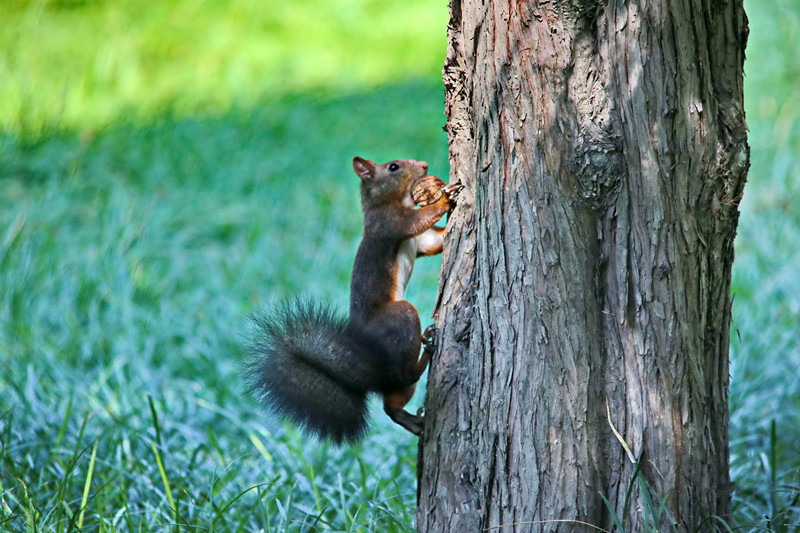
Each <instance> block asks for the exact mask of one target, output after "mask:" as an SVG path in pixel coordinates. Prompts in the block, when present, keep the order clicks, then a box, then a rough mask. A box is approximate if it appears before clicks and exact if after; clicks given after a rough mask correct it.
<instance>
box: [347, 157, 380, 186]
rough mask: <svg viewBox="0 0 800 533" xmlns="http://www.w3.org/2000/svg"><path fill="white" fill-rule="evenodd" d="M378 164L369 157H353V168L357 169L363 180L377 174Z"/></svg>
mask: <svg viewBox="0 0 800 533" xmlns="http://www.w3.org/2000/svg"><path fill="white" fill-rule="evenodd" d="M377 166H378V164H377V163H376V162H375V161H370V160H369V159H362V158H360V157H354V158H353V170H355V172H356V174H358V177H359V178H361V179H362V180H369V179H372V177H373V176H374V175H375V167H377Z"/></svg>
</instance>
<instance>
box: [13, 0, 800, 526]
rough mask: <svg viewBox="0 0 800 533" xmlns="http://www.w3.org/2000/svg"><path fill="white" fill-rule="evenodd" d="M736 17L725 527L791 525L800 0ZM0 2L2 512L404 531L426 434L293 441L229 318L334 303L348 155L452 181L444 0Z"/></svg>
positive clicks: (93, 519)
mask: <svg viewBox="0 0 800 533" xmlns="http://www.w3.org/2000/svg"><path fill="white" fill-rule="evenodd" d="M156 4H157V5H156ZM748 13H749V15H750V19H751V23H752V31H751V38H750V47H749V50H748V57H749V62H748V64H747V78H746V90H747V102H746V103H747V109H748V122H749V124H750V127H751V136H750V142H751V145H752V148H753V154H752V161H753V167H752V170H751V173H750V179H749V183H748V186H747V188H746V191H745V197H744V202H743V205H742V217H741V221H740V231H739V237H738V239H737V261H736V265H735V267H734V283H733V292H734V294H735V302H734V323H733V327H732V332H733V333H732V346H731V357H732V363H733V364H732V387H731V472H732V476H733V478H734V481H735V483H736V485H735V493H734V503H735V516H734V522H735V524H736V525H737V526H738V527H739V528H740V529H739V530H750V529H752V530H763V529H768V530H773V531H792V528H793V527H794V528H796V527H797V524H800V504H799V503H798V497H797V494H798V490H800V479H798V478H800V470H798V465H800V446H799V445H798V443H800V377H798V376H800V338H799V337H798V334H797V327H798V324H800V298H798V296H797V295H798V294H800V281H798V276H796V274H795V273H796V271H797V265H798V264H800V257H798V256H799V255H800V210H798V209H797V207H796V205H797V203H796V201H795V199H796V198H798V197H800V194H798V193H800V190H798V189H800V179H798V176H800V126H798V113H800V106H799V105H798V104H797V102H800V93H798V89H797V87H800V68H799V66H800V35H798V32H800V6H797V5H796V3H795V2H792V0H778V1H774V2H763V1H762V2H756V1H752V2H749V3H748ZM0 14H1V15H2V17H3V20H4V23H3V24H0V43H2V44H0V128H1V129H0V530H8V531H40V530H46V531H75V530H77V529H79V527H81V526H82V527H83V529H85V530H91V531H156V530H165V529H187V530H196V531H254V530H260V529H263V530H266V531H314V530H320V529H324V530H335V531H389V532H392V531H410V530H411V524H412V523H413V508H414V502H415V478H414V467H415V462H416V446H415V445H416V440H415V439H413V438H412V437H410V436H409V435H407V434H406V433H404V432H403V431H402V430H400V429H398V428H396V427H395V426H393V425H392V424H391V423H387V422H386V421H385V420H384V418H385V417H382V416H376V419H375V426H376V431H374V432H372V433H371V434H370V435H369V437H368V439H367V441H366V442H365V443H364V444H361V445H359V446H356V447H354V448H350V449H337V448H333V447H330V446H328V445H326V444H321V443H317V442H313V441H311V442H307V441H306V440H305V439H303V437H302V436H301V435H299V434H298V433H297V432H296V431H295V430H293V429H292V428H291V427H287V426H283V425H281V424H280V423H278V422H276V421H275V420H273V419H270V418H269V417H266V416H265V415H264V414H263V413H261V412H260V411H259V409H258V408H257V407H256V406H255V405H254V404H253V403H252V402H251V401H250V400H249V399H248V398H247V397H246V396H245V394H244V392H243V385H242V383H241V380H240V379H239V376H238V371H239V368H240V363H241V360H242V356H243V354H242V348H241V343H240V341H239V337H240V336H241V335H242V334H243V333H244V331H243V328H244V320H243V317H244V315H245V314H247V313H249V312H252V311H253V310H254V309H255V308H257V307H258V306H259V305H260V304H263V303H266V302H269V301H274V300H278V299H280V298H282V297H283V296H287V295H293V294H298V293H309V294H314V295H316V296H318V297H321V298H325V299H328V300H332V301H334V302H337V303H338V304H340V305H342V306H345V305H346V302H347V290H348V283H349V275H350V273H349V271H350V267H351V261H352V256H353V254H354V251H355V247H356V246H357V242H358V238H359V231H360V230H359V224H360V214H359V208H358V200H357V194H356V190H357V186H356V183H357V182H356V178H355V176H354V175H353V174H352V170H351V169H349V158H350V157H351V156H353V155H364V156H367V157H372V158H374V159H378V160H386V159H390V158H393V157H407V156H411V157H421V158H425V159H427V160H428V161H429V163H430V164H431V170H432V171H434V172H436V173H439V174H442V175H443V174H446V169H447V166H446V165H447V154H446V143H445V136H444V133H443V132H442V131H441V126H442V124H443V121H444V118H443V116H442V103H441V102H442V89H441V87H440V80H439V74H438V71H439V70H440V65H441V61H442V59H443V55H444V28H445V26H446V22H447V14H446V6H444V3H442V2H431V1H421V0H414V1H410V2H405V3H388V2H380V1H377V0H374V1H356V0H341V1H340V2H326V3H323V2H318V1H310V0H304V1H297V2H284V3H278V2H267V3H264V2H253V1H249V0H230V1H221V0H220V1H201V0H184V1H180V2H178V1H171V2H159V3H154V4H152V5H148V8H147V9H142V8H141V6H139V5H137V3H135V2H122V1H117V2H113V1H110V2H100V1H98V0H59V1H56V0H50V1H44V0H39V1H35V0H31V1H21V0H10V1H6V2H4V3H2V5H0ZM417 269H418V272H417V273H416V274H415V277H414V279H413V280H412V287H411V290H410V293H409V298H410V299H411V300H412V301H414V302H415V303H419V304H420V307H421V308H422V309H423V314H428V313H429V311H430V309H431V307H432V304H433V301H432V300H433V297H434V292H435V283H436V281H435V280H436V275H437V272H438V261H437V260H421V261H420V262H419V263H418V265H417ZM415 401H416V402H417V404H418V403H419V402H420V401H421V400H420V399H419V397H418V398H417V399H416V400H415ZM765 517H769V518H765ZM759 528H763V529H759Z"/></svg>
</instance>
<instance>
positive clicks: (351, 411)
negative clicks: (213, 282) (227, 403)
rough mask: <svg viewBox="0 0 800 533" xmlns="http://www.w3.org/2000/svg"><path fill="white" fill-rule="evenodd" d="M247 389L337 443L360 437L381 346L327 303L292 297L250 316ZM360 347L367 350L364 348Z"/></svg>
mask: <svg viewBox="0 0 800 533" xmlns="http://www.w3.org/2000/svg"><path fill="white" fill-rule="evenodd" d="M251 319H252V321H253V326H254V327H253V335H252V339H251V342H250V352H251V356H252V359H251V362H250V364H249V365H248V367H247V380H248V382H249V385H250V391H251V392H252V393H254V394H255V395H256V396H258V397H259V398H260V399H261V400H262V401H263V402H264V403H266V404H267V406H268V407H270V408H271V409H272V410H273V411H275V412H276V413H277V414H278V415H279V416H282V417H286V418H288V419H290V420H291V421H292V422H294V423H295V424H297V425H299V426H301V427H303V428H305V429H307V430H309V431H311V432H312V433H315V434H317V435H318V436H319V437H321V438H324V439H330V440H332V441H334V442H336V443H341V442H342V441H351V442H352V441H355V440H358V439H359V438H361V437H363V435H364V433H365V432H366V430H367V427H368V424H369V419H368V412H367V393H369V392H371V391H375V390H377V389H376V384H380V383H381V382H383V381H384V380H385V379H386V374H387V373H386V367H385V359H384V357H383V354H380V353H374V352H376V351H377V352H380V351H383V350H381V349H380V348H379V347H376V346H375V345H374V344H373V343H372V342H369V341H367V342H366V343H365V339H364V335H363V334H360V333H357V332H356V331H355V330H354V328H353V327H352V326H351V324H350V323H349V320H348V319H347V318H345V317H343V316H341V315H339V314H338V313H337V312H336V311H335V310H334V309H332V308H331V307H329V306H325V305H321V304H318V303H315V302H313V301H311V300H295V301H292V302H289V303H287V304H284V305H283V306H281V307H278V308H277V309H275V310H274V311H272V312H271V313H261V314H259V315H255V316H253V317H251ZM366 351H369V352H372V353H365V352H366Z"/></svg>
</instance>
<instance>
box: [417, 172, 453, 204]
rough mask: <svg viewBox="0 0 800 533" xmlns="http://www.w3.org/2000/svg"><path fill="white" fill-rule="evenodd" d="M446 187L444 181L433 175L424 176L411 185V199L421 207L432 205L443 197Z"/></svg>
mask: <svg viewBox="0 0 800 533" xmlns="http://www.w3.org/2000/svg"><path fill="white" fill-rule="evenodd" d="M445 185H446V184H445V182H444V181H442V180H441V179H439V178H437V177H436V176H434V175H433V174H428V175H426V176H422V177H421V178H417V180H416V181H415V182H414V183H412V184H411V197H412V198H413V199H414V202H416V203H417V204H419V206H420V207H425V206H426V205H431V204H432V203H434V202H436V201H438V200H439V198H441V197H442V194H444V193H443V192H442V187H444V186H445Z"/></svg>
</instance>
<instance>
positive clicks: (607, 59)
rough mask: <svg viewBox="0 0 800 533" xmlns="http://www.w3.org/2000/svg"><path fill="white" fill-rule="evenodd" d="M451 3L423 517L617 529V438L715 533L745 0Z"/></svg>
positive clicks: (620, 492) (473, 527) (663, 490)
mask: <svg viewBox="0 0 800 533" xmlns="http://www.w3.org/2000/svg"><path fill="white" fill-rule="evenodd" d="M450 12H451V21H450V25H449V28H448V35H449V49H448V54H447V60H446V63H445V68H444V81H445V88H446V109H447V117H448V120H447V127H446V129H447V131H448V133H449V144H450V165H451V172H450V179H451V180H460V181H461V182H462V183H463V184H464V185H465V187H466V188H465V190H464V192H463V193H462V197H461V200H460V203H459V207H458V209H457V210H456V211H455V213H454V214H453V216H452V219H451V221H450V222H449V224H451V225H452V228H451V231H450V232H449V235H448V242H447V245H446V249H445V255H444V258H443V276H442V280H443V282H442V286H441V287H440V291H441V292H440V300H439V305H438V307H437V324H438V325H439V327H440V335H439V350H438V353H437V355H436V358H435V359H434V361H433V364H432V368H431V371H430V377H429V381H428V393H427V398H426V404H425V407H426V421H425V431H424V435H423V437H422V438H421V440H420V464H419V507H418V512H417V526H418V529H419V531H424V532H429V533H433V532H437V531H446V532H456V531H458V532H462V531H463V532H479V531H486V530H493V529H492V528H498V529H496V530H497V531H502V532H508V531H556V530H558V531H588V530H590V528H588V526H585V525H580V524H579V523H578V522H576V521H581V522H584V523H587V524H592V525H595V526H599V527H603V528H606V529H608V530H611V529H612V528H613V523H612V515H611V512H610V511H609V509H608V507H607V506H606V504H605V503H604V502H603V499H602V498H601V495H603V496H605V497H606V498H608V500H609V501H610V504H611V506H612V508H613V512H614V513H615V514H616V515H617V516H619V517H620V518H624V519H626V520H627V521H628V524H629V526H630V528H629V531H641V530H642V527H643V526H644V523H645V521H646V518H645V517H644V510H643V501H642V498H641V497H640V495H639V490H636V489H635V490H634V491H633V493H632V502H630V505H628V506H626V491H627V490H628V487H629V485H630V484H631V480H632V478H633V476H634V473H635V470H636V466H635V465H634V464H633V463H632V462H631V460H630V458H629V455H628V454H627V453H626V451H625V449H624V448H623V445H622V444H621V440H624V442H625V443H626V445H627V446H628V447H629V449H630V451H631V452H632V456H633V457H634V458H635V459H636V460H637V461H638V463H639V464H640V465H641V471H640V473H639V476H640V479H641V480H644V481H646V483H647V484H648V486H649V487H650V489H651V490H652V491H653V493H654V494H656V495H659V496H660V497H664V498H665V503H666V508H667V509H668V510H669V513H670V514H671V516H672V518H673V519H674V521H675V527H677V530H678V531H693V530H694V529H695V528H696V527H698V526H699V527H700V530H713V528H714V527H715V526H714V523H715V522H714V521H713V520H709V519H708V517H711V516H719V517H723V518H724V517H726V516H728V514H729V512H730V481H729V474H728V341H729V321H730V312H731V300H730V290H729V289H730V279H731V265H732V262H733V239H734V235H735V232H736V225H737V221H738V203H739V200H740V198H741V194H742V190H743V187H744V182H745V179H746V174H747V168H748V166H749V148H748V145H747V138H746V124H745V121H744V110H743V97H742V76H743V62H744V48H745V42H746V38H747V19H746V17H745V14H744V11H743V7H742V1H741V0H716V1H715V0H672V1H667V0H662V1H658V0H629V1H627V2H626V1H623V0H609V1H607V2H603V1H595V2H591V1H580V0H572V1H557V0H552V1H547V0H538V1H535V0H534V1H519V2H499V1H496V2H495V1H493V2H487V1H485V0H451V4H450ZM607 406H608V411H607ZM610 422H611V423H610ZM612 423H613V427H614V428H615V429H616V430H617V431H618V432H619V434H620V438H618V437H616V436H615V435H614V432H613V431H612ZM660 526H661V527H662V528H665V529H664V530H669V529H670V526H669V520H668V519H666V518H664V519H663V520H662V522H661V524H660Z"/></svg>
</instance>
